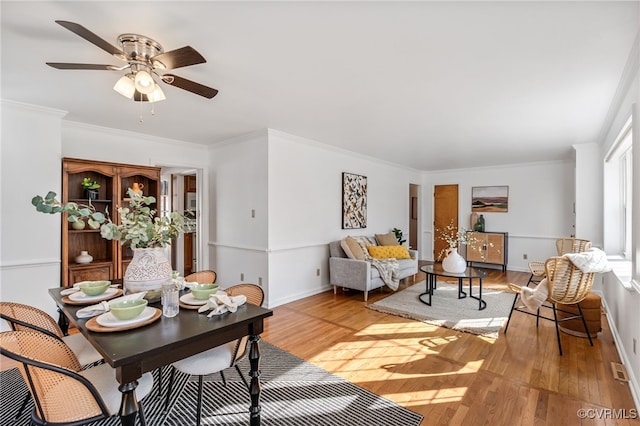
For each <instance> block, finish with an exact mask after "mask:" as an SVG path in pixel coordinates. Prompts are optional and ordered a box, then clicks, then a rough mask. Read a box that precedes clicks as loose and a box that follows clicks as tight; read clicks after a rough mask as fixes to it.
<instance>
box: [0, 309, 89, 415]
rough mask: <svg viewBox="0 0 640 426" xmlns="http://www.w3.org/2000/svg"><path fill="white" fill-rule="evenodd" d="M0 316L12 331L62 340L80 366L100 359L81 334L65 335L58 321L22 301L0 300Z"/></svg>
mask: <svg viewBox="0 0 640 426" xmlns="http://www.w3.org/2000/svg"><path fill="white" fill-rule="evenodd" d="M0 318H2V319H3V320H5V321H6V322H7V323H8V324H9V326H10V327H11V329H12V330H14V331H25V330H27V331H28V330H34V331H38V332H40V333H44V334H46V335H48V336H52V337H55V338H58V339H61V340H63V341H64V342H65V344H66V345H67V346H69V348H70V349H71V351H73V353H74V355H75V356H76V358H77V359H78V362H80V365H82V366H88V365H91V364H94V363H96V362H99V361H102V355H100V353H99V352H98V351H96V350H95V349H94V348H93V346H91V343H89V342H88V341H87V339H85V337H84V336H83V335H82V334H80V333H76V334H71V335H69V336H65V335H64V334H63V332H62V330H61V329H60V327H59V326H58V323H56V321H55V320H54V319H53V318H51V316H50V315H49V314H48V313H46V312H45V311H42V310H40V309H38V308H35V307H33V306H29V305H24V304H22V303H15V302H0ZM29 398H30V394H28V393H27V395H26V396H25V398H24V400H23V401H22V405H21V406H20V408H19V409H18V412H17V413H16V419H17V418H18V417H20V415H21V414H22V411H23V410H24V408H25V407H26V406H27V403H28V402H29Z"/></svg>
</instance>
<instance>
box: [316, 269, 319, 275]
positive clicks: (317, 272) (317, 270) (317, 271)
mask: <svg viewBox="0 0 640 426" xmlns="http://www.w3.org/2000/svg"><path fill="white" fill-rule="evenodd" d="M316 276H318V277H319V276H320V268H318V269H316Z"/></svg>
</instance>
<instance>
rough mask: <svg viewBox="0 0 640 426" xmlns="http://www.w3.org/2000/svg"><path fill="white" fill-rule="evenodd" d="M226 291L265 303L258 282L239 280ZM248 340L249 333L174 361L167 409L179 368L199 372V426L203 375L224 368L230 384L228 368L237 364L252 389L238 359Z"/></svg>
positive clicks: (184, 370) (244, 380) (224, 380)
mask: <svg viewBox="0 0 640 426" xmlns="http://www.w3.org/2000/svg"><path fill="white" fill-rule="evenodd" d="M224 291H225V293H227V294H228V295H229V296H238V295H241V294H243V295H245V296H246V297H247V303H251V304H252V305H256V306H262V303H263V302H264V292H263V290H262V288H261V287H260V286H258V285H256V284H237V285H234V286H232V287H229V288H226V289H225V290H224ZM247 343H248V336H245V337H243V338H241V339H238V340H234V341H232V342H229V343H226V344H224V345H220V346H217V347H215V348H213V349H209V350H207V351H204V352H201V353H199V354H197V355H193V356H190V357H189V358H185V359H182V360H180V361H178V362H174V363H173V364H172V367H173V368H171V376H170V378H169V386H168V389H167V395H166V400H165V409H166V408H167V407H168V406H169V398H170V396H171V387H172V385H173V380H174V374H175V371H176V370H178V371H180V372H182V373H185V374H189V375H191V376H198V401H197V410H196V416H197V417H196V425H198V426H200V417H201V415H202V384H203V376H206V375H208V374H214V373H217V372H220V376H221V377H222V382H223V383H224V385H225V386H226V383H227V382H226V379H225V377H224V370H226V369H227V368H231V367H235V369H236V371H237V372H238V374H240V377H241V378H242V381H243V382H244V384H245V386H246V387H247V390H248V389H249V383H248V382H247V379H246V378H245V376H244V374H243V373H242V371H241V370H240V367H238V362H239V361H240V360H242V359H243V358H244V357H245V356H246V355H247Z"/></svg>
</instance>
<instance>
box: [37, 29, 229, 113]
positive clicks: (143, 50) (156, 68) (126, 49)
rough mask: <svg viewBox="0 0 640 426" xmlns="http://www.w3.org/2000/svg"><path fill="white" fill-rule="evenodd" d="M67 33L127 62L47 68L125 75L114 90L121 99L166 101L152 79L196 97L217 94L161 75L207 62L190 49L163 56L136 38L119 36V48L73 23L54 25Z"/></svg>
mask: <svg viewBox="0 0 640 426" xmlns="http://www.w3.org/2000/svg"><path fill="white" fill-rule="evenodd" d="M56 23H58V24H60V25H62V26H63V27H65V28H66V29H68V30H69V31H71V32H73V33H75V34H77V35H79V36H80V37H82V38H84V39H85V40H87V41H88V42H90V43H93V44H94V45H96V46H98V47H99V48H100V49H102V50H104V51H105V52H107V53H110V54H111V55H113V56H114V57H116V58H118V59H120V60H122V61H124V62H126V64H124V65H122V66H116V65H100V64H76V63H66V62H47V65H49V66H50V67H53V68H56V69H60V70H106V71H125V70H127V73H126V74H125V75H124V76H123V77H121V78H120V79H119V80H118V81H117V82H116V84H115V86H114V87H113V89H114V90H115V91H116V92H118V93H120V94H121V95H123V96H125V97H127V98H129V99H134V100H135V101H143V102H145V101H149V102H157V101H161V100H163V99H165V96H164V93H163V92H162V89H161V88H160V86H159V85H158V84H157V83H156V82H155V79H154V78H153V76H154V75H155V76H157V77H158V79H159V80H161V81H163V82H164V83H166V84H169V85H171V86H175V87H178V88H180V89H183V90H186V91H188V92H191V93H195V94H196V95H200V96H203V97H205V98H208V99H211V98H213V97H214V96H215V95H217V94H218V91H217V90H216V89H213V88H211V87H207V86H205V85H203V84H200V83H196V82H194V81H191V80H187V79H186V78H182V77H179V76H177V75H175V74H161V72H163V71H165V70H171V69H176V68H181V67H186V66H190V65H196V64H202V63H205V62H207V61H206V59H204V57H203V56H202V55H201V54H200V53H198V51H196V50H195V49H194V48H193V47H191V46H184V47H181V48H179V49H175V50H171V51H169V52H165V51H164V49H163V48H162V46H161V45H160V43H158V42H157V41H155V40H153V39H151V38H149V37H145V36H142V35H139V34H121V35H120V36H118V43H119V45H120V46H121V48H118V47H116V46H114V45H112V44H111V43H109V42H107V41H105V40H104V39H102V38H100V37H99V36H97V35H96V34H94V33H92V32H91V31H89V30H88V29H86V28H85V27H83V26H82V25H80V24H76V23H75V22H69V21H56Z"/></svg>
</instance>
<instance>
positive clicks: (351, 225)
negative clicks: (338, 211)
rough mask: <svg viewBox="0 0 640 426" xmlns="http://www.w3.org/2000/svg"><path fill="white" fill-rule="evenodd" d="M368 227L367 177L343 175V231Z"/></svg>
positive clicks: (350, 174)
mask: <svg viewBox="0 0 640 426" xmlns="http://www.w3.org/2000/svg"><path fill="white" fill-rule="evenodd" d="M366 227H367V177H366V176H361V175H356V174H353V173H346V172H343V173H342V229H358V228H366Z"/></svg>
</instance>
